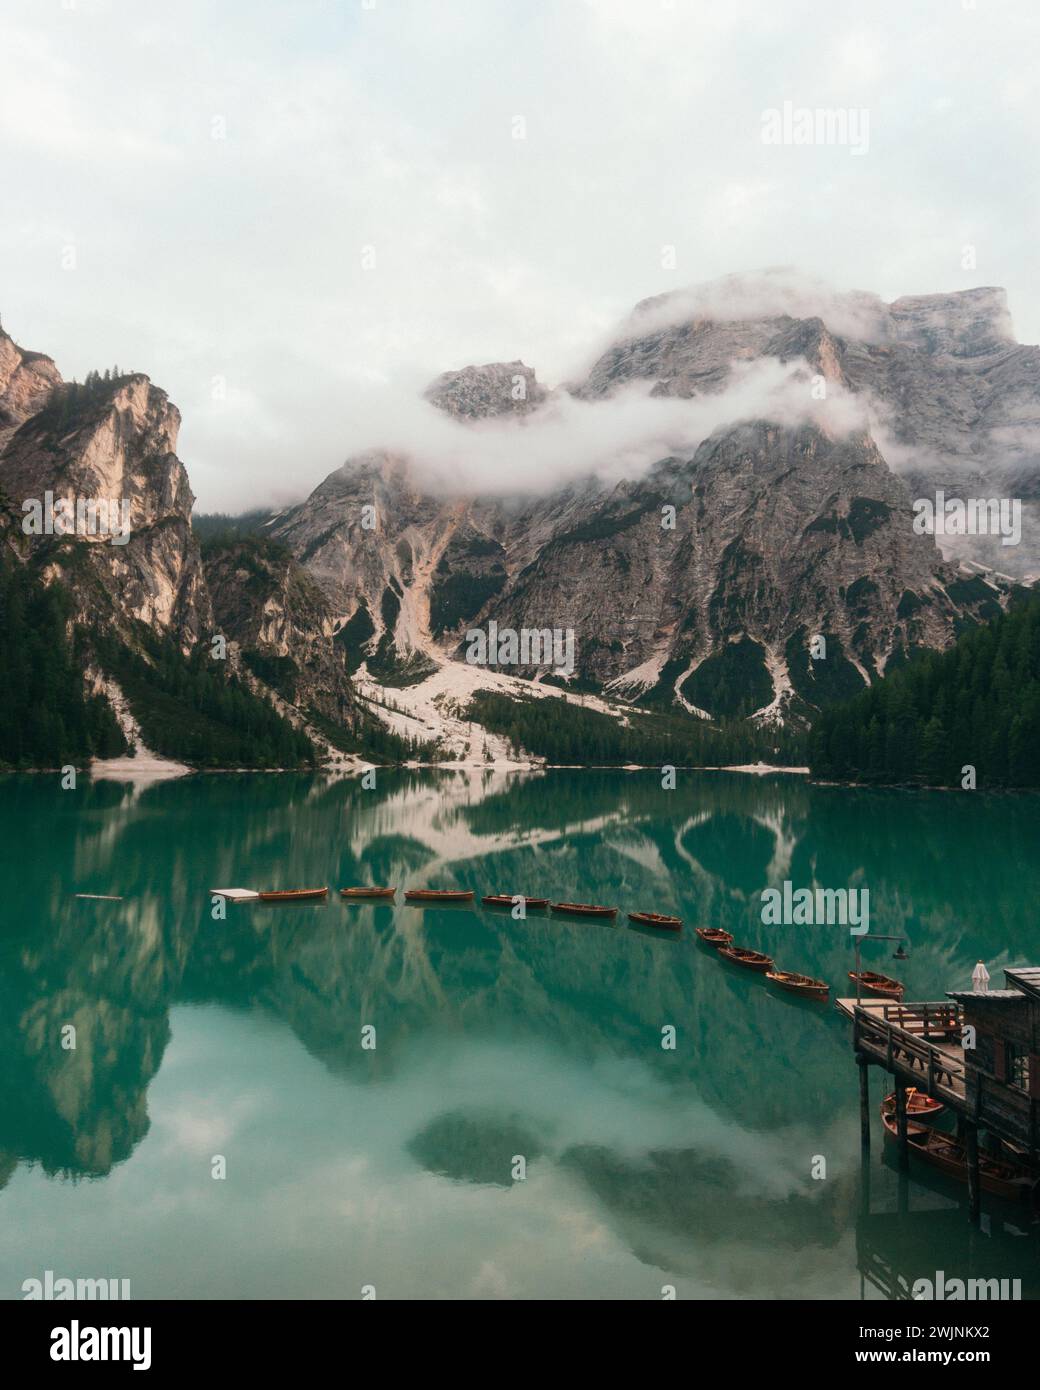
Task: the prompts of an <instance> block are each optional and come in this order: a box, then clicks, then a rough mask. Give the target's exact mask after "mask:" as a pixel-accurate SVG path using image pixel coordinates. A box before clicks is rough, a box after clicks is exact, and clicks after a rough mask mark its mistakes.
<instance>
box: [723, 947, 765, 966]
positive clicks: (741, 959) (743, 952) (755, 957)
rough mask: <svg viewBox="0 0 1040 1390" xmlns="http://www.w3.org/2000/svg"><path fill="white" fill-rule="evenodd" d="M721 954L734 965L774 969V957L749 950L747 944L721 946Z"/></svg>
mask: <svg viewBox="0 0 1040 1390" xmlns="http://www.w3.org/2000/svg"><path fill="white" fill-rule="evenodd" d="M719 955H720V956H723V957H725V959H726V960H728V961H731V962H732V963H733V964H734V965H742V966H743V967H744V969H745V970H760V971H763V972H764V971H766V970H772V968H773V957H772V956H766V955H763V954H762V952H761V951H749V950H748V948H747V947H746V946H720V947H719Z"/></svg>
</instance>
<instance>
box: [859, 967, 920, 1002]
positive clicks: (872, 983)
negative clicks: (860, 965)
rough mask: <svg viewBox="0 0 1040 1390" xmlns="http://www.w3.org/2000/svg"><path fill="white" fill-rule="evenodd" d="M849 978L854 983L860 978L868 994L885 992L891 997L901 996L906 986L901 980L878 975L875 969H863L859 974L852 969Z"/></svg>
mask: <svg viewBox="0 0 1040 1390" xmlns="http://www.w3.org/2000/svg"><path fill="white" fill-rule="evenodd" d="M849 979H850V980H851V981H852V983H853V984H855V983H856V981H857V979H858V980H859V984H860V989H864V990H866V991H867V993H868V994H883V995H885V996H886V997H887V998H889V999H899V998H901V997H902V994H903V990H904V989H905V988H906V986H905V985H904V984H902V983H901V982H900V981H899V980H893V979H891V978H890V977H889V976H888V975H878V974H877V972H876V971H874V970H861V971H860V973H859V975H857V974H856V972H855V970H850V971H849Z"/></svg>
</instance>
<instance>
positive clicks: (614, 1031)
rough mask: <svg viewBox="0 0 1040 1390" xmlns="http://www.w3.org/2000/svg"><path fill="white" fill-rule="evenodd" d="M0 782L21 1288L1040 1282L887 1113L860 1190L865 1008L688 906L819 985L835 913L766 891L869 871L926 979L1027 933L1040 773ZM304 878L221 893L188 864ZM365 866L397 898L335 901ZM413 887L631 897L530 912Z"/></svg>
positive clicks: (868, 882)
mask: <svg viewBox="0 0 1040 1390" xmlns="http://www.w3.org/2000/svg"><path fill="white" fill-rule="evenodd" d="M0 786H2V791H3V794H2V796H0V820H2V823H3V834H2V835H0V855H2V856H3V858H4V860H5V861H6V870H7V872H6V875H5V880H4V881H5V883H6V885H7V888H8V892H7V895H6V903H5V911H4V914H3V927H2V930H0V989H2V1000H3V1007H2V1009H0V1034H2V1037H0V1043H2V1050H0V1189H3V1190H2V1191H0V1214H2V1216H3V1219H4V1229H5V1235H6V1238H5V1241H4V1243H3V1247H2V1249H0V1296H3V1297H9V1298H17V1297H20V1296H21V1283H22V1281H23V1280H24V1279H26V1278H29V1277H33V1276H36V1277H38V1276H39V1275H40V1274H41V1273H42V1271H43V1270H44V1269H46V1268H52V1269H55V1270H57V1271H59V1272H60V1273H61V1274H63V1275H66V1276H72V1277H75V1276H76V1275H81V1276H90V1275H101V1274H107V1275H111V1276H112V1277H120V1278H123V1277H129V1278H130V1279H131V1283H132V1288H133V1296H134V1297H137V1298H144V1297H161V1296H169V1297H179V1296H184V1297H188V1296H191V1297H236V1296H242V1297H278V1296H290V1297H309V1296H313V1297H328V1296H334V1297H357V1296H359V1295H360V1290H361V1286H362V1285H363V1284H375V1286H376V1288H377V1291H378V1294H379V1296H380V1297H406V1298H415V1297H436V1298H453V1297H559V1298H567V1297H608V1298H615V1297H636V1298H659V1297H660V1296H661V1289H662V1287H663V1286H665V1285H668V1284H674V1285H675V1287H676V1290H677V1295H678V1296H679V1297H680V1298H682V1297H699V1296H724V1297H725V1296H745V1297H791V1296H807V1297H821V1298H829V1297H859V1296H860V1295H861V1292H864V1293H865V1295H866V1296H868V1297H882V1296H889V1297H898V1296H904V1295H903V1293H902V1292H901V1291H902V1290H903V1289H904V1287H905V1281H906V1279H907V1278H911V1277H922V1276H923V1277H929V1278H931V1277H933V1275H934V1272H935V1271H936V1270H938V1269H943V1270H945V1271H946V1273H947V1276H948V1277H954V1276H955V1275H959V1276H960V1277H969V1276H971V1277H974V1276H976V1275H978V1274H980V1273H984V1272H985V1271H986V1270H988V1269H990V1268H992V1271H993V1277H1003V1278H1007V1277H1020V1278H1022V1279H1023V1296H1024V1297H1030V1296H1032V1297H1035V1296H1037V1295H1038V1294H1040V1283H1038V1280H1037V1276H1036V1273H1035V1271H1036V1269H1037V1268H1038V1265H1037V1253H1038V1252H1037V1227H1036V1226H1035V1225H1033V1224H1031V1223H1030V1219H1029V1216H1028V1213H1027V1212H1025V1211H1024V1210H1017V1209H1015V1208H1007V1207H1005V1206H1004V1205H1003V1204H999V1203H994V1202H993V1200H992V1199H990V1201H989V1202H988V1203H986V1202H984V1210H986V1211H988V1219H987V1222H986V1225H985V1229H984V1230H983V1231H982V1232H981V1233H979V1235H978V1236H977V1237H975V1238H974V1240H973V1241H971V1242H969V1241H968V1238H967V1235H966V1234H963V1227H962V1225H961V1223H962V1221H963V1223H964V1226H966V1225H967V1221H966V1217H965V1216H964V1211H963V1201H964V1194H963V1192H962V1191H961V1189H959V1188H958V1186H957V1185H956V1184H950V1183H948V1182H946V1181H945V1180H942V1179H939V1178H937V1177H935V1176H934V1175H932V1174H929V1173H928V1172H927V1171H925V1172H924V1173H922V1172H920V1171H919V1170H918V1169H917V1167H916V1166H915V1167H914V1168H913V1169H912V1170H911V1180H910V1182H909V1183H907V1182H905V1181H902V1182H901V1180H900V1178H899V1175H898V1174H897V1173H896V1172H895V1171H894V1170H893V1169H892V1168H891V1167H890V1166H889V1164H888V1163H887V1162H886V1161H885V1160H884V1157H883V1155H882V1152H881V1149H882V1145H881V1138H880V1125H878V1124H875V1143H874V1147H873V1151H872V1155H871V1159H870V1166H869V1178H870V1191H869V1194H868V1193H867V1192H865V1190H864V1176H865V1175H864V1172H863V1171H862V1170H861V1158H860V1150H859V1129H858V1112H857V1097H856V1077H855V1068H854V1065H853V1062H852V1057H851V1052H850V1049H849V1045H848V1037H847V1029H846V1026H845V1025H844V1024H843V1023H842V1022H841V1020H840V1019H839V1018H838V1017H837V1015H836V1014H835V1012H834V1010H833V1009H832V1008H829V1007H824V1006H820V1005H814V1004H811V1003H803V1002H801V1001H799V1000H795V999H792V998H789V997H785V996H781V995H778V994H776V993H775V992H774V991H773V990H772V989H771V988H770V987H769V986H768V985H766V984H765V983H764V982H763V981H762V979H761V978H756V977H752V976H750V975H745V974H743V973H740V972H736V971H734V970H732V969H726V968H723V966H722V965H721V964H720V962H719V961H718V959H717V958H716V957H715V954H714V952H712V951H711V950H709V949H707V948H704V947H703V946H701V945H700V944H699V943H698V942H697V940H696V937H695V936H694V934H693V930H692V928H693V926H695V925H700V924H710V925H715V926H723V927H725V928H726V929H727V930H728V931H731V932H733V933H734V935H735V937H736V938H737V941H738V942H739V943H741V944H744V945H748V946H751V947H754V948H757V949H764V950H768V951H769V953H770V954H772V955H774V956H775V957H776V959H777V961H778V963H779V964H780V965H781V966H782V967H784V968H787V969H792V970H799V971H804V972H806V973H809V974H812V975H816V976H820V977H822V978H824V979H827V980H829V981H830V983H831V988H832V997H833V996H836V995H838V994H842V993H844V992H845V986H846V978H847V977H846V972H847V970H848V969H849V968H850V965H851V955H852V950H851V942H850V938H849V936H848V934H847V932H846V931H843V930H842V929H840V928H824V927H808V928H804V927H801V928H800V927H787V928H776V927H765V926H763V924H762V922H761V920H760V912H761V897H760V895H761V891H762V889H763V888H765V887H768V886H771V885H779V884H781V883H782V882H783V880H784V879H785V878H787V879H791V880H792V881H793V882H794V883H795V884H796V885H797V886H815V885H820V886H824V887H841V886H859V887H867V888H869V890H870V911H871V930H872V931H875V932H885V933H893V934H899V935H905V936H907V937H908V938H909V940H910V942H911V948H912V949H911V958H910V960H909V961H907V962H906V963H904V964H901V965H900V967H899V975H900V977H901V978H902V979H903V980H905V982H906V984H907V997H908V998H911V999H912V998H915V997H916V998H930V999H935V998H940V997H942V993H943V991H944V990H946V989H948V988H954V987H958V986H961V987H963V986H964V985H965V984H966V983H967V981H968V979H969V978H970V974H971V968H972V966H973V965H974V963H975V961H976V960H978V959H979V958H980V957H982V958H983V959H985V960H986V962H987V964H988V966H989V969H990V972H991V974H993V975H994V977H995V978H996V979H999V971H1000V970H1001V969H1002V968H1003V967H1004V966H1005V965H1014V964H1021V963H1024V962H1027V961H1032V962H1034V963H1035V962H1037V961H1038V960H1040V942H1037V940H1036V936H1035V928H1034V927H1033V925H1032V923H1033V916H1032V911H1031V905H1032V903H1033V902H1034V901H1035V898H1036V894H1037V888H1038V887H1040V884H1038V879H1040V866H1038V864H1037V856H1036V854H1035V845H1036V832H1037V823H1038V810H1040V799H1038V798H1036V797H1028V796H1022V797H1002V798H987V797H983V796H981V795H972V796H963V797H961V796H956V795H953V794H939V793H936V794H928V793H917V794H908V793H896V792H886V791H864V790H855V791H854V790H849V789H845V788H828V787H812V786H809V785H808V784H807V783H805V782H804V781H803V780H801V779H799V778H796V777H783V776H777V777H763V778H759V777H744V776H740V775H737V774H711V773H703V774H694V773H685V774H680V785H679V787H678V788H677V789H676V790H674V791H665V790H662V788H661V786H660V778H659V777H658V776H657V775H656V774H654V773H652V772H633V773H623V772H616V771H604V772H579V771H574V772H570V771H557V772H549V773H544V774H537V773H521V774H512V775H507V774H503V773H498V772H482V773H478V774H473V773H469V772H465V773H463V772H448V771H445V772H441V773H428V772H424V773H408V772H401V773H390V772H380V773H379V778H378V787H377V788H376V789H372V790H364V789H362V787H361V786H360V783H359V782H356V781H345V780H335V779H331V778H324V777H320V776H313V777H308V776H287V775H285V776H283V775H275V776H245V775H244V776H241V777H239V776H195V777H188V778H184V779H180V780H176V781H171V782H163V783H159V784H156V785H154V786H151V787H146V788H144V789H133V788H130V787H128V786H122V785H120V784H116V783H110V782H99V783H95V784H89V783H84V784H81V786H80V788H79V790H77V791H75V792H64V791H61V790H60V788H59V784H58V779H57V778H56V777H53V778H52V777H42V776H33V777H7V778H4V779H3V780H2V783H0ZM321 883H328V884H329V886H330V888H331V889H332V890H333V891H332V894H331V895H330V898H329V900H328V902H327V903H318V904H296V905H276V904H261V903H248V904H243V905H237V906H229V907H228V908H227V915H226V920H224V921H220V920H214V918H213V916H212V904H211V900H210V897H209V895H208V892H207V890H208V889H209V888H210V887H211V886H213V885H216V884H235V885H242V886H249V887H256V888H264V887H294V886H301V885H308V886H310V885H316V884H321ZM363 883H377V884H395V885H396V886H397V887H398V890H399V891H398V899H397V903H396V904H394V905H386V904H378V903H376V904H369V903H366V904H361V903H350V904H347V903H343V902H342V901H341V900H340V899H339V897H338V894H337V893H336V891H335V890H336V889H337V888H339V887H340V886H345V885H348V884H363ZM406 886H408V887H431V888H454V887H459V888H466V889H473V890H474V891H475V892H476V893H477V895H478V898H479V895H480V894H481V893H486V892H503V893H515V892H526V893H529V894H531V895H538V896H548V897H551V898H553V899H554V900H556V899H564V900H573V901H579V902H605V903H614V904H617V905H618V906H619V907H620V908H621V913H620V914H619V916H618V919H617V922H616V924H614V925H611V924H610V923H605V922H602V921H588V920H586V921H583V920H580V919H574V920H562V919H559V918H553V917H550V916H547V915H544V914H534V913H532V914H531V916H530V917H529V918H528V919H527V920H526V921H524V922H517V921H514V920H513V919H512V917H511V916H510V915H509V913H508V912H506V913H503V912H489V911H485V910H483V909H482V908H481V907H480V906H479V902H478V904H477V905H475V906H466V907H463V908H461V909H456V910H450V909H447V908H433V909H430V908H426V909H420V908H415V907H412V906H407V905H405V904H404V901H403V890H404V888H405V887H406ZM77 892H80V893H117V894H122V895H123V901H121V902H106V901H97V900H84V899H76V898H75V897H74V896H73V895H74V894H75V893H77ZM635 909H648V910H651V911H656V912H663V913H669V914H675V915H678V916H681V917H682V918H684V919H685V921H686V923H687V925H686V928H685V929H684V931H683V933H682V934H681V935H680V936H678V937H675V936H673V935H671V934H658V933H653V932H648V931H645V930H644V931H635V930H631V929H629V928H628V926H627V923H626V920H625V915H624V914H625V913H626V912H627V911H630V910H635ZM868 952H870V960H869V965H871V966H873V967H874V968H877V969H882V970H884V969H886V965H885V962H886V961H887V959H888V957H887V955H886V954H885V951H884V949H883V947H882V946H881V945H880V944H879V945H878V946H875V947H872V948H871V947H866V948H865V955H864V963H865V964H868V961H867V953H868ZM67 1025H72V1026H73V1027H74V1028H75V1039H76V1046H75V1049H74V1050H71V1049H67V1048H66V1047H63V1045H62V1043H63V1029H66V1027H67ZM669 1026H672V1027H674V1028H675V1029H676V1046H675V1048H674V1049H669V1048H666V1047H662V1037H663V1036H664V1035H663V1033H662V1030H664V1029H666V1028H668V1027H669ZM366 1027H368V1028H372V1029H374V1030H375V1041H376V1045H375V1047H374V1048H371V1047H364V1046H363V1045H362V1030H363V1029H365V1028H366ZM64 1036H66V1037H67V1036H68V1034H67V1033H66V1034H65V1035H64ZM879 1080H880V1078H879V1076H878V1074H875V1076H874V1077H873V1078H872V1081H873V1084H874V1086H875V1088H877V1087H878V1085H879ZM876 1099H877V1100H880V1091H879V1092H878V1094H877V1096H876ZM218 1154H219V1155H222V1156H223V1157H224V1158H225V1160H226V1166H227V1177H226V1179H222V1180H215V1179H214V1178H213V1177H212V1176H211V1174H212V1161H213V1158H214V1156H215V1155H218ZM818 1156H822V1157H823V1158H824V1159H825V1160H826V1172H827V1176H826V1178H824V1179H822V1180H819V1179H814V1178H813V1176H812V1169H813V1165H814V1161H815V1160H816V1159H817V1157H818ZM518 1158H520V1159H522V1160H523V1164H522V1165H521V1166H523V1167H525V1168H526V1177H525V1178H524V1179H523V1180H522V1181H515V1180H514V1174H515V1171H516V1160H517V1159H518ZM817 1166H818V1165H817ZM81 1179H95V1180H98V1181H93V1182H84V1181H80V1180H81ZM868 1196H869V1201H868V1200H867V1198H868ZM914 1271H916V1273H914ZM901 1281H902V1282H901Z"/></svg>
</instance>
